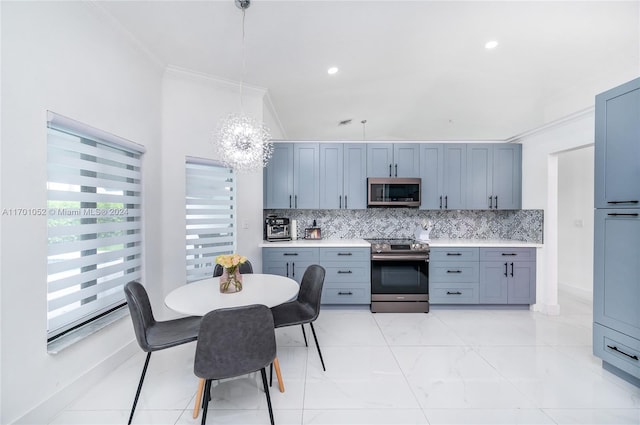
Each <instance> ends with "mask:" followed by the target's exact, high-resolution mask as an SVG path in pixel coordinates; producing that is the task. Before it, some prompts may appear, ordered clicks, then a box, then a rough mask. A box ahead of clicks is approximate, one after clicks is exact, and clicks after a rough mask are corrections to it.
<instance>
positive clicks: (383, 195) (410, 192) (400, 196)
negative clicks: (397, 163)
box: [371, 183, 420, 202]
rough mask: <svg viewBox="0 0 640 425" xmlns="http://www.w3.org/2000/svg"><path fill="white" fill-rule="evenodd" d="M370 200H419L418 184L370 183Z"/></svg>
mask: <svg viewBox="0 0 640 425" xmlns="http://www.w3.org/2000/svg"><path fill="white" fill-rule="evenodd" d="M371 201H374V202H388V201H396V202H398V201H405V202H419V201H420V186H419V185H418V184H411V183H406V184H400V183H396V184H388V183H371Z"/></svg>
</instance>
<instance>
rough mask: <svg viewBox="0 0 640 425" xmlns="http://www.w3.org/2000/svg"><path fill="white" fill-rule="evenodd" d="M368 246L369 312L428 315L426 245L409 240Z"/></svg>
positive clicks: (427, 259) (427, 246)
mask: <svg viewBox="0 0 640 425" xmlns="http://www.w3.org/2000/svg"><path fill="white" fill-rule="evenodd" d="M367 241H368V242H369V243H371V311H372V312H373V313H392V312H401V313H428V312H429V244H428V243H424V242H416V241H414V240H412V239H367Z"/></svg>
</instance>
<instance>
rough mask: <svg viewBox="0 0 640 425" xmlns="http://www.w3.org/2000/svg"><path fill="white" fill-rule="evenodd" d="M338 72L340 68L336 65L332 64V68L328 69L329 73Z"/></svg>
mask: <svg viewBox="0 0 640 425" xmlns="http://www.w3.org/2000/svg"><path fill="white" fill-rule="evenodd" d="M337 72H338V68H336V67H335V66H332V67H331V68H329V69H327V73H328V74H329V75H333V74H335V73H337Z"/></svg>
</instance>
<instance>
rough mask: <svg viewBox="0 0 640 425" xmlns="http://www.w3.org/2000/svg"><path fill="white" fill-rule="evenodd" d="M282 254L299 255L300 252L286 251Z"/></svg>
mask: <svg viewBox="0 0 640 425" xmlns="http://www.w3.org/2000/svg"><path fill="white" fill-rule="evenodd" d="M282 255H298V253H297V252H285V253H284V254H282Z"/></svg>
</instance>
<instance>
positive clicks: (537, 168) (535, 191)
mask: <svg viewBox="0 0 640 425" xmlns="http://www.w3.org/2000/svg"><path fill="white" fill-rule="evenodd" d="M593 129H594V114H593V110H589V111H586V112H584V113H581V114H578V115H576V116H574V117H573V118H572V119H567V120H564V121H562V122H559V123H556V124H554V125H551V126H549V127H547V128H545V129H541V130H540V131H537V132H535V133H533V134H530V135H527V136H523V137H521V138H519V142H520V143H522V208H523V209H543V210H544V247H543V248H541V249H539V250H538V269H537V284H538V285H537V289H538V290H537V293H538V294H537V302H536V306H535V309H536V310H539V311H543V312H546V313H550V314H557V313H558V312H559V310H560V307H559V305H558V154H560V153H562V152H566V151H570V150H573V149H576V148H580V147H584V146H588V145H592V144H593V131H594V130H593ZM584 190H593V180H591V181H585V182H584Z"/></svg>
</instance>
